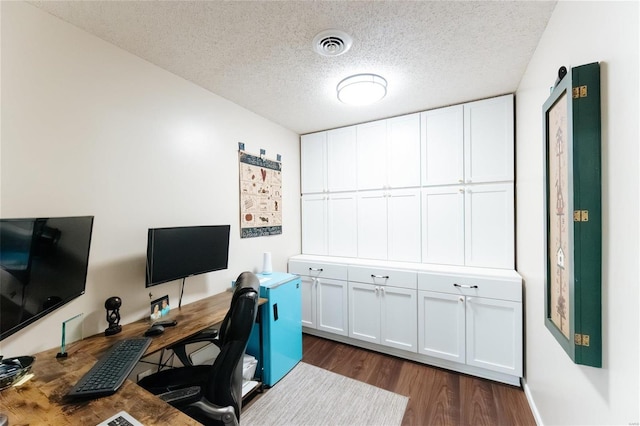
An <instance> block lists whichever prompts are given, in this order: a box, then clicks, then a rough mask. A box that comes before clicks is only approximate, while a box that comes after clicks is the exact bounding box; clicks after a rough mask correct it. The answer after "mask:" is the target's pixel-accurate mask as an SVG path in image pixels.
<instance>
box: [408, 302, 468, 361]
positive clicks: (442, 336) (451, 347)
mask: <svg viewBox="0 0 640 426" xmlns="http://www.w3.org/2000/svg"><path fill="white" fill-rule="evenodd" d="M418 324H419V327H418V330H419V333H418V345H419V346H418V348H419V349H418V352H420V353H421V354H424V355H429V356H432V357H435V358H442V359H446V360H449V361H454V362H460V363H464V362H465V359H466V355H465V346H466V335H465V330H466V327H465V304H464V296H460V295H457V294H448V293H437V292H434V291H424V290H420V291H418Z"/></svg>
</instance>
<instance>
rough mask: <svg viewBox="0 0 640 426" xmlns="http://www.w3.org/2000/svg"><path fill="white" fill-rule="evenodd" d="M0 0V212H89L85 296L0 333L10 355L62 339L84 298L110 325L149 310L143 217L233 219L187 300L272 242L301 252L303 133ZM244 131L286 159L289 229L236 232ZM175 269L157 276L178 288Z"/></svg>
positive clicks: (158, 290)
mask: <svg viewBox="0 0 640 426" xmlns="http://www.w3.org/2000/svg"><path fill="white" fill-rule="evenodd" d="M1 3H2V4H1V7H2V157H1V165H2V170H1V189H2V192H1V212H0V213H1V216H2V217H4V218H7V217H36V216H72V215H95V222H94V233H93V241H92V246H91V255H90V262H89V274H88V279H87V292H86V294H85V295H84V296H81V297H80V298H79V299H76V300H75V301H73V302H72V303H70V304H68V305H66V306H65V307H64V308H62V309H59V310H58V311H56V312H55V313H53V314H51V315H49V316H47V317H46V318H45V319H42V320H39V321H38V322H37V323H35V324H34V325H31V326H30V327H28V328H27V329H25V330H24V331H21V332H19V333H17V334H15V335H13V336H11V337H9V338H7V339H5V340H4V341H2V342H1V343H0V345H1V347H0V353H2V354H3V355H5V356H16V355H23V354H29V353H34V352H37V351H40V350H43V349H47V348H52V347H55V346H56V345H59V341H60V323H61V322H62V321H64V320H66V319H68V318H70V317H72V316H73V315H75V314H76V313H79V312H84V314H85V318H86V319H85V322H84V332H85V334H94V333H97V332H101V331H103V330H104V329H105V328H106V326H107V323H106V320H105V310H104V301H105V299H106V298H107V297H109V296H112V295H118V296H120V297H121V298H122V299H123V306H122V309H121V314H122V316H123V319H122V323H127V322H131V321H134V320H138V319H140V318H142V317H143V316H145V315H146V314H148V309H149V295H148V293H149V290H147V289H145V286H144V274H145V272H144V271H145V262H144V259H145V253H146V235H147V229H148V228H150V227H161V226H183V225H213V224H231V241H230V260H229V269H228V270H225V271H218V272H213V273H210V274H205V275H201V276H197V277H191V278H188V279H187V281H186V287H185V295H184V299H183V304H184V303H189V302H191V301H194V300H197V299H199V298H201V297H203V296H206V295H210V294H214V293H218V292H220V291H222V290H223V289H224V288H225V287H227V286H228V285H229V284H230V282H231V280H232V279H233V278H235V277H236V276H237V275H238V274H239V273H240V272H242V271H243V270H254V271H257V270H259V269H260V268H261V266H262V265H261V263H262V252H264V251H271V252H272V253H273V267H274V270H286V260H287V258H288V257H289V256H291V255H294V254H298V253H300V207H299V194H300V187H299V182H300V173H299V158H300V154H299V138H298V135H297V134H295V133H293V132H291V131H289V130H287V129H284V128H282V127H280V126H278V125H275V124H274V123H272V122H269V121H267V120H265V119H263V118H261V117H259V116H257V115H255V114H253V113H251V112H249V111H247V110H245V109H243V108H240V107H239V106H237V105H235V104H233V103H231V102H229V101H227V100H225V99H223V98H221V97H219V96H217V95H214V94H212V93H211V92H208V91H206V90H204V89H202V88H200V87H197V86H195V85H193V84H191V83H189V82H187V81H185V80H183V79H182V78H178V77H176V76H175V75H173V74H170V73H168V72H167V71H164V70H162V69H160V68H158V67H156V66H153V65H151V64H149V63H148V62H145V61H143V60H142V59H140V58H138V57H135V56H133V55H131V54H129V53H126V52H125V51H123V50H121V49H119V48H116V47H114V46H113V45H110V44H108V43H106V42H104V41H101V40H99V39H97V38H96V37H94V36H91V35H89V34H87V33H85V32H83V31H81V30H79V29H77V28H76V27H73V26H71V25H69V24H66V23H64V22H62V21H60V20H59V19H57V18H54V17H52V16H50V15H48V14H46V13H45V12H42V11H40V10H39V9H37V8H35V7H33V6H31V5H29V4H27V3H23V2H1ZM238 141H242V142H245V144H246V149H247V151H248V152H254V153H258V152H259V149H260V148H264V149H266V151H267V156H269V157H272V158H275V156H276V154H282V159H283V180H284V183H283V190H284V196H283V207H284V210H283V234H282V235H279V236H269V237H261V238H250V239H240V237H239V235H240V229H239V217H240V214H239V184H238V181H239V177H238V165H237V164H238V156H237V150H238ZM179 287H180V282H177V281H176V282H173V283H167V284H162V285H160V286H157V287H153V288H151V289H150V290H151V292H152V293H153V297H154V298H155V297H160V296H162V295H164V294H169V296H170V299H171V302H172V304H173V305H174V306H175V305H177V302H178V297H179Z"/></svg>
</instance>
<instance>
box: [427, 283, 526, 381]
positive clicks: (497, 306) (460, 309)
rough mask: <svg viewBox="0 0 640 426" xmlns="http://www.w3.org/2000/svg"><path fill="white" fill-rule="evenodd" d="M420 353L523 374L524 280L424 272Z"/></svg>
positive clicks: (489, 368) (501, 371) (496, 370)
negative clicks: (522, 281) (522, 283)
mask: <svg viewBox="0 0 640 426" xmlns="http://www.w3.org/2000/svg"><path fill="white" fill-rule="evenodd" d="M418 288H419V291H418V335H419V344H420V348H419V350H418V351H419V352H420V353H421V354H425V355H429V356H431V357H435V358H441V359H445V360H449V361H455V362H462V363H465V364H466V365H469V366H473V367H480V368H483V369H487V370H491V371H495V372H498V373H504V374H508V375H511V376H517V377H520V376H522V356H523V352H522V351H523V349H522V331H523V330H522V288H521V281H519V279H518V278H517V277H516V278H514V279H511V278H506V277H495V278H494V277H487V276H473V275H454V274H438V273H435V274H430V273H419V274H418Z"/></svg>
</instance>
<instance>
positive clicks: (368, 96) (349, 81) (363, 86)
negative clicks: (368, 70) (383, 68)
mask: <svg viewBox="0 0 640 426" xmlns="http://www.w3.org/2000/svg"><path fill="white" fill-rule="evenodd" d="M336 90H337V91H338V99H339V100H340V102H342V103H345V104H348V105H369V104H372V103H374V102H378V101H379V100H380V99H382V98H384V97H385V96H386V94H387V80H385V79H384V78H382V77H380V76H379V75H377V74H356V75H352V76H350V77H347V78H345V79H344V80H342V81H341V82H340V83H338V87H336Z"/></svg>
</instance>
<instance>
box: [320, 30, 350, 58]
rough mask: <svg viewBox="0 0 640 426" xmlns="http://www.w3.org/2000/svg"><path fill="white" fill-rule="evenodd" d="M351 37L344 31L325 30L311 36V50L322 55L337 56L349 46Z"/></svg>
mask: <svg viewBox="0 0 640 426" xmlns="http://www.w3.org/2000/svg"><path fill="white" fill-rule="evenodd" d="M352 42H353V39H352V38H351V36H350V35H349V34H347V33H345V32H344V31H339V30H326V31H322V32H321V33H318V34H317V35H316V36H315V37H314V38H313V50H314V51H316V53H319V54H320V55H322V56H338V55H342V54H343V53H345V52H346V51H347V50H349V48H350V47H351V43H352Z"/></svg>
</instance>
